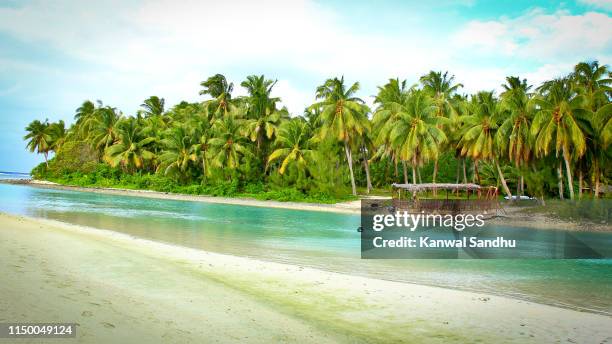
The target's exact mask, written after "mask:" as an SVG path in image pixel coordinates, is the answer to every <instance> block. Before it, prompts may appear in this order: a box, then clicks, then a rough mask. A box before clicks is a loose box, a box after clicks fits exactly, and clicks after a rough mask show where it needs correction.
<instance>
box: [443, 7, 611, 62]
mask: <svg viewBox="0 0 612 344" xmlns="http://www.w3.org/2000/svg"><path fill="white" fill-rule="evenodd" d="M453 41H454V43H455V44H454V46H455V47H456V48H460V47H465V48H476V49H479V50H480V51H481V52H485V53H489V54H496V55H498V54H502V55H504V54H505V55H506V56H511V57H519V58H529V59H532V60H533V59H535V60H539V61H546V62H555V63H556V62H562V61H567V60H568V59H572V60H573V62H576V57H577V56H578V57H579V58H582V59H584V58H589V57H592V55H590V54H598V53H599V52H602V51H611V50H612V18H610V17H609V16H608V15H606V14H603V13H597V12H588V13H585V14H581V15H572V14H569V13H567V12H565V11H557V12H555V13H552V14H549V13H545V12H543V11H542V10H538V9H536V10H532V11H530V12H528V13H526V14H525V15H523V16H520V17H517V18H502V19H500V20H496V21H484V22H483V21H472V22H470V23H469V24H468V25H467V26H466V27H465V28H464V29H462V30H460V31H459V32H458V33H457V34H456V35H455V36H454V37H453Z"/></svg>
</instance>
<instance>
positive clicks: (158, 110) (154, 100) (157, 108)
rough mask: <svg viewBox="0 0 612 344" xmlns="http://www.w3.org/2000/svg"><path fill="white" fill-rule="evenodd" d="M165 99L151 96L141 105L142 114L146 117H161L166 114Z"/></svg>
mask: <svg viewBox="0 0 612 344" xmlns="http://www.w3.org/2000/svg"><path fill="white" fill-rule="evenodd" d="M165 102H166V101H165V100H164V98H159V97H158V96H151V97H149V98H147V99H145V101H144V102H143V103H142V104H140V107H141V108H142V110H140V111H139V112H140V114H142V115H143V116H144V117H153V116H161V115H163V114H164V104H165Z"/></svg>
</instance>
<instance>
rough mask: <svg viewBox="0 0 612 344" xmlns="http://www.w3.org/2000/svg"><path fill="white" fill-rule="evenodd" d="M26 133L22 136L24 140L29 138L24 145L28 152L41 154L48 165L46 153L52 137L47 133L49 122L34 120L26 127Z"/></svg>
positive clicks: (47, 153)
mask: <svg viewBox="0 0 612 344" xmlns="http://www.w3.org/2000/svg"><path fill="white" fill-rule="evenodd" d="M26 131H27V135H25V136H24V137H23V139H24V140H29V141H28V142H27V145H26V147H27V148H28V149H29V150H30V152H34V151H36V153H37V154H41V153H42V154H43V155H44V156H45V164H46V165H47V167H49V160H48V155H49V151H50V150H51V142H52V138H51V135H50V134H49V122H48V121H47V120H45V121H44V122H41V121H39V120H34V121H32V122H30V124H28V126H27V127H26Z"/></svg>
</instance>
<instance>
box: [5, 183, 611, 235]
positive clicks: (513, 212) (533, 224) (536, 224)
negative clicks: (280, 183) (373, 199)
mask: <svg viewBox="0 0 612 344" xmlns="http://www.w3.org/2000/svg"><path fill="white" fill-rule="evenodd" d="M0 182H4V183H10V184H16V185H30V186H33V187H39V188H48V189H58V190H68V191H81V192H93V193H101V194H108V195H118V196H132V197H145V198H154V199H166V200H178V201H195V202H204V203H216V204H230V205H242V206H249V207H264V208H276V209H289V210H305V211H320V212H331V213H339V214H348V215H360V214H361V203H360V200H357V201H348V202H341V203H335V204H322V203H306V202H304V203H302V202H280V201H274V200H257V199H252V198H231V197H214V196H204V195H187V194H176V193H167V192H159V191H151V190H134V189H119V188H101V187H81V186H71V185H62V184H57V183H53V182H48V181H41V180H33V179H32V180H6V179H5V180H0ZM504 209H505V213H506V214H504V215H498V216H496V217H494V218H491V219H489V220H487V222H488V223H491V224H494V225H502V226H510V227H525V228H534V229H545V230H564V231H589V232H610V231H612V226H610V225H609V224H599V223H591V222H588V223H576V222H568V221H563V220H559V219H555V218H552V217H549V216H546V215H544V214H521V212H522V210H523V209H522V208H521V207H516V206H513V205H506V206H505V207H504Z"/></svg>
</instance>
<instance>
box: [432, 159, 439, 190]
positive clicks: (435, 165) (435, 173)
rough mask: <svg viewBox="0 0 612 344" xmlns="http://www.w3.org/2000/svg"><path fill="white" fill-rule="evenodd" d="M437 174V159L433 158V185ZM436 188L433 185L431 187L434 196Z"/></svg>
mask: <svg viewBox="0 0 612 344" xmlns="http://www.w3.org/2000/svg"><path fill="white" fill-rule="evenodd" d="M437 174H438V159H436V160H434V170H433V178H432V183H433V184H434V185H436V175H437ZM436 194H437V192H436V188H435V187H434V189H433V195H434V197H436Z"/></svg>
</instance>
